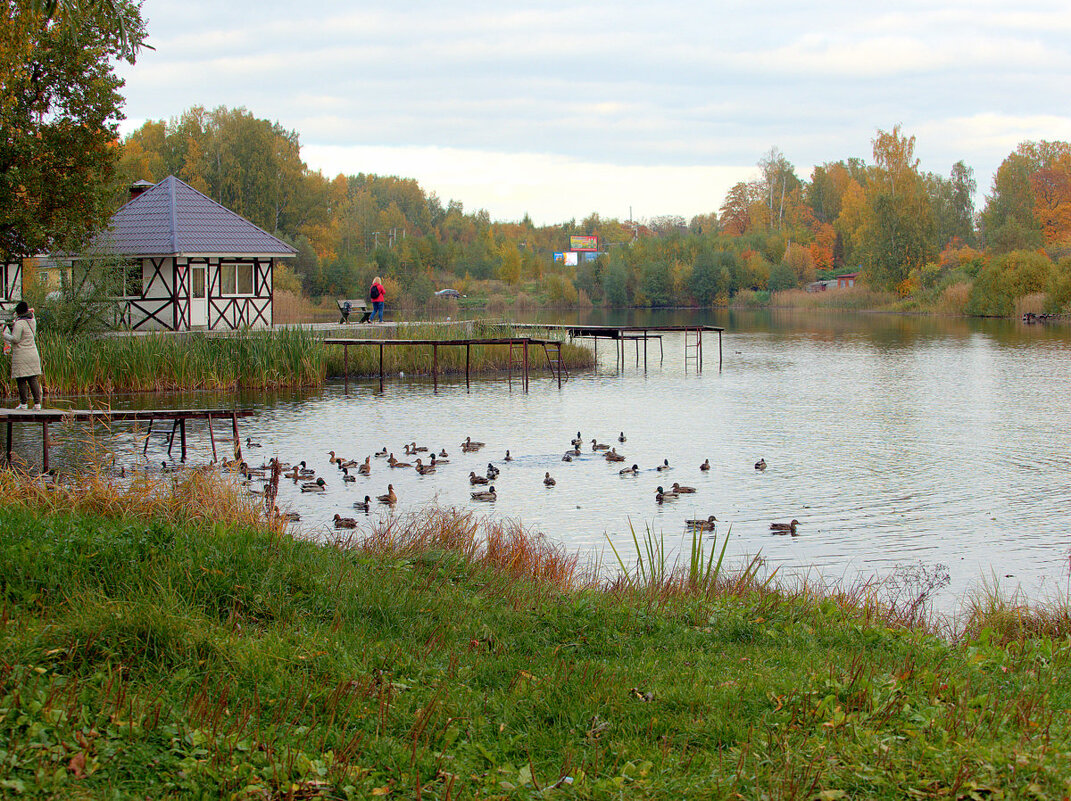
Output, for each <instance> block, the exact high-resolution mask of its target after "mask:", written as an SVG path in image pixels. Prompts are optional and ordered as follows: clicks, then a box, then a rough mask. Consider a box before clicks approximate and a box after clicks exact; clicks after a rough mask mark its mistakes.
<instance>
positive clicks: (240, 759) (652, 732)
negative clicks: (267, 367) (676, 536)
mask: <svg viewBox="0 0 1071 801" xmlns="http://www.w3.org/2000/svg"><path fill="white" fill-rule="evenodd" d="M173 481H174V483H172V484H155V483H154V482H153V481H152V480H150V479H144V480H141V481H139V482H138V483H137V484H136V485H135V487H134V488H133V489H131V490H129V491H125V492H124V491H117V490H115V489H114V488H110V487H109V485H108V484H107V482H106V481H89V482H87V484H86V485H85V486H84V487H82V488H77V489H61V490H53V489H48V488H45V487H44V486H43V485H40V484H38V483H36V482H34V481H31V480H25V479H20V478H19V477H18V476H14V475H13V474H10V473H6V474H0V498H2V499H3V502H2V505H0V577H2V581H0V588H2V592H3V611H2V614H0V743H2V745H0V788H3V790H4V794H5V795H8V796H15V795H17V794H25V795H26V796H28V797H80V798H104V797H109V798H110V797H133V796H137V797H152V798H169V797H180V796H181V797H203V798H220V797H227V798H241V799H264V798H272V799H275V798H280V799H281V798H296V799H301V798H306V799H307V798H369V797H394V798H427V799H432V798H435V799H447V798H451V799H456V798H473V797H480V798H533V797H560V798H574V797H575V798H622V797H627V798H668V797H674V798H676V797H703V798H706V797H713V798H718V797H745V798H757V797H767V798H783V799H793V798H801V799H802V798H808V799H811V798H827V799H836V798H903V797H948V798H972V797H977V798H998V797H1034V798H1061V797H1064V796H1065V795H1066V793H1067V783H1066V765H1067V763H1068V759H1069V754H1068V751H1069V750H1071V749H1069V747H1068V745H1067V743H1068V740H1069V735H1071V731H1069V728H1071V717H1069V715H1068V712H1069V708H1071V707H1069V704H1071V692H1069V691H1071V678H1069V673H1068V667H1069V666H1071V665H1069V661H1071V646H1069V644H1068V641H1067V638H1066V637H1067V628H1066V625H1063V626H1062V627H1057V628H1056V629H1053V630H1051V631H1049V632H1048V633H1047V634H1045V635H1044V636H1036V632H1035V634H1034V635H1031V636H1027V632H1026V630H1025V629H1023V628H1022V627H1015V626H1010V627H1009V626H1004V625H1000V624H999V620H1000V618H999V617H996V616H994V617H990V618H985V617H978V618H977V619H976V620H975V621H974V622H973V623H972V624H971V626H969V628H968V631H969V632H970V634H969V635H964V636H962V637H961V638H960V639H958V640H955V641H950V640H946V639H941V638H938V637H936V636H934V634H933V632H931V631H929V630H928V629H927V627H926V625H925V624H923V623H920V622H919V621H920V619H919V618H917V617H913V620H915V623H916V624H915V625H914V626H904V625H900V623H902V618H898V617H897V616H896V615H892V616H890V615H889V614H883V613H882V610H881V608H880V607H877V606H873V605H870V606H860V605H858V604H857V603H855V602H852V599H847V598H843V597H842V598H834V597H828V596H822V595H815V594H811V593H807V592H796V593H788V592H784V591H778V590H777V589H776V588H774V587H772V586H771V585H770V584H768V583H767V584H764V583H762V582H759V581H758V580H756V579H755V577H754V573H753V571H745V575H743V576H741V575H740V574H737V575H736V576H733V575H730V574H728V573H722V574H720V575H719V576H718V577H717V579H716V580H710V581H708V580H706V579H711V578H712V577H711V575H710V573H709V572H708V573H703V572H702V571H700V573H699V574H698V575H697V574H696V573H695V572H694V571H693V572H692V573H691V574H689V573H688V572H687V571H683V572H678V573H675V574H671V573H664V572H662V571H660V570H658V569H654V570H652V569H651V568H652V567H653V566H652V565H651V564H650V563H648V564H647V569H646V570H645V571H644V574H643V575H640V574H638V573H637V574H634V575H632V576H631V578H630V579H625V578H618V579H616V580H610V581H596V580H594V579H592V578H591V577H589V576H586V575H585V574H583V573H581V572H578V569H577V563H576V559H575V558H574V557H570V556H569V555H568V554H566V553H564V552H563V551H561V550H560V549H557V548H555V547H553V546H551V545H550V544H549V543H547V541H546V540H544V539H541V538H539V537H533V536H530V535H527V534H525V533H524V532H523V531H520V530H517V529H515V528H511V527H510V526H508V525H500V526H495V527H491V528H486V527H480V526H479V525H477V524H476V522H475V521H474V520H473V519H472V518H471V517H469V516H467V515H464V514H457V513H453V512H448V511H434V510H433V511H430V512H428V513H426V514H424V515H422V516H420V517H419V518H415V519H410V520H401V521H396V522H395V523H393V524H391V525H390V526H388V527H386V528H385V529H382V530H379V531H377V532H375V533H374V534H373V535H372V536H369V537H366V538H364V539H362V540H360V541H354V542H338V543H334V544H331V545H317V544H313V543H311V542H307V541H300V540H296V539H293V538H291V537H289V536H287V535H286V534H284V533H280V532H279V531H278V530H275V531H272V530H270V527H266V526H265V525H264V524H263V523H261V524H258V523H256V522H254V518H255V516H256V511H255V509H254V508H253V507H247V506H246V505H245V504H244V503H243V502H242V501H241V500H237V499H236V498H235V496H233V495H232V494H231V493H230V491H229V490H228V488H227V486H226V485H224V484H221V483H220V482H219V481H218V480H217V479H215V478H214V477H213V476H212V475H211V474H208V473H193V474H191V475H189V476H186V477H184V478H181V479H174V480H173ZM220 519H234V520H236V521H237V522H234V523H220V522H215V521H217V520H220ZM704 564H710V562H709V561H704ZM644 576H645V577H646V578H644ZM704 576H705V577H706V579H704ZM860 600H865V599H863V598H855V599H854V601H860ZM1005 611H1006V610H1005ZM1017 617H1018V618H1019V619H1020V620H1022V619H1028V618H1031V617H1035V618H1036V617H1037V615H1036V614H1035V613H1026V614H1021V615H1018V616H1017ZM1053 620H1055V621H1056V622H1059V620H1060V618H1058V617H1057V618H1054V619H1053ZM1065 620H1066V619H1065ZM1050 622H1051V621H1050ZM552 788H553V789H552Z"/></svg>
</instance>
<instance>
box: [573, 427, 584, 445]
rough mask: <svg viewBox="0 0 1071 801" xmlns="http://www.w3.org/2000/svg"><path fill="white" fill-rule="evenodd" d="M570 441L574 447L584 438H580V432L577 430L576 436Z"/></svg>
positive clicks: (582, 442) (580, 443)
mask: <svg viewBox="0 0 1071 801" xmlns="http://www.w3.org/2000/svg"><path fill="white" fill-rule="evenodd" d="M572 443H573V447H574V448H579V447H580V446H581V445H583V444H584V440H582V439H581V438H580V432H579V431H577V432H576V438H575V439H574V440H572Z"/></svg>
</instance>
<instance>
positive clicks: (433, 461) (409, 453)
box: [240, 431, 799, 537]
mask: <svg viewBox="0 0 1071 801" xmlns="http://www.w3.org/2000/svg"><path fill="white" fill-rule="evenodd" d="M617 441H618V442H619V443H624V442H626V441H627V438H626V437H625V432H623V431H622V432H621V433H620V434H619V435H618V437H617ZM247 445H251V446H252V447H259V444H258V443H253V442H252V440H249V441H247ZM485 446H486V443H484V442H477V441H475V440H473V439H472V437H466V438H465V441H464V442H462V443H461V444H460V449H461V452H462V453H465V454H472V453H477V452H479V451H480V449H482V448H484V447H485ZM584 446H585V441H584V439H583V438H582V437H581V434H580V432H579V431H578V432H577V433H576V437H575V438H574V439H573V440H572V441H571V442H570V447H569V449H568V450H566V451H565V453H564V454H563V455H562V457H561V460H562V461H563V462H571V461H573V459H575V458H577V457H579V456H581V454H582V453H583V450H582V448H584ZM590 447H591V453H595V454H601V455H602V457H603V459H605V460H606V461H607V462H608V463H615V462H624V461H626V459H625V457H624V455H622V454H620V453H618V451H617V446H610V445H606V444H604V443H600V442H599V441H598V439H597V438H596V439H592V440H591V441H590ZM327 455H328V457H329V463H330V464H331V465H332V466H333V467H334V468H336V469H337V471H338V473H339V476H340V479H341V481H342V482H343V483H354V482H356V481H357V478H358V476H364V477H370V476H371V475H372V471H373V461H372V460H373V459H382V460H384V464H385V465H386V468H387V469H388V470H399V469H413V470H415V472H417V473H419V474H420V475H429V474H431V473H435V472H436V471H437V470H438V469H439V468H440V467H441V466H443V465H448V464H450V459H449V454H448V453H447V452H446V449H445V448H444V449H442V450H440V451H439V452H438V453H436V452H435V451H434V450H431V449H429V448H428V447H426V446H421V445H418V444H417V443H416V442H415V441H414V442H411V443H409V444H406V445H405V446H404V448H403V455H404V456H406V457H411V458H412V459H413V461H412V462H409V461H403V460H402V459H398V458H397V457H396V456H395V455H394V453H393V452H391V451H388V450H387V448H386V447H385V446H384V447H383V448H382V449H381V450H379V451H377V452H376V453H374V454H372V455H370V456H366V457H365V458H364V461H358V460H354V459H346V458H345V457H341V456H338V455H337V454H336V453H335V452H334V451H328V452H327ZM425 459H427V462H425ZM513 460H514V457H513V456H512V455H511V453H510V451H509V450H507V451H506V453H505V456H504V458H503V461H504V462H511V461H513ZM273 464H277V465H278V468H279V470H280V474H281V476H282V477H285V478H287V479H289V480H292V481H293V482H294V483H295V484H296V485H298V487H299V489H300V490H301V492H304V493H314V494H315V493H323V492H326V491H327V481H326V480H325V479H324V477H323V476H318V475H317V474H316V471H315V470H314V469H313V468H310V467H309V466H308V465H307V463H306V462H304V461H301V462H298V463H297V464H294V465H290V464H286V463H280V462H276V460H273ZM273 464H265V465H261V466H260V467H258V468H250V467H249V466H248V465H247V464H246V463H245V462H242V463H241V465H240V471H241V472H242V474H243V476H244V477H245V481H246V483H247V484H250V485H251V484H253V483H254V482H256V481H267V480H268V479H269V477H270V474H271V471H272V470H273ZM766 467H767V465H766V459H765V458H762V459H759V461H757V462H756V463H755V469H756V470H758V471H764V470H766ZM655 469H656V470H657V471H659V472H666V471H669V470H672V469H673V468H672V466H671V465H670V463H669V460H668V459H663V460H662V464H659V465H656V467H655ZM699 470H700V471H703V472H706V471H709V470H710V460H709V459H706V460H705V461H704V462H703V463H702V464H700V465H699ZM639 472H640V468H639V465H637V464H633V465H631V466H629V467H622V468H621V469H619V470H618V474H619V475H621V476H629V475H638V474H639ZM500 473H501V470H500V469H499V468H497V467H495V465H494V463H493V462H488V463H487V470H486V471H481V474H477V473H476V471H475V470H470V471H469V475H468V481H469V486H470V492H469V495H470V498H471V500H472V501H473V502H476V503H486V502H494V501H495V500H497V499H498V491H497V490H496V489H495V485H494V481H495V479H496V478H498V476H499V474H500ZM667 483H668V482H667ZM543 484H544V486H546V487H548V488H549V487H554V486H556V484H557V481H556V480H555V479H554V477H553V476H551V474H550V471H546V472H545V473H544V477H543ZM250 491H251V492H255V493H257V494H263V493H264V490H263V489H251V490H250ZM695 491H696V488H695V487H690V486H685V485H682V484H680V483H679V482H676V481H674V482H673V483H672V485H670V487H669V489H666V488H665V487H664V486H662V485H659V486H658V488H657V489H656V490H655V493H654V500H655V502H656V503H658V504H664V503H667V502H671V501H674V500H676V499H678V498H679V497H680V496H681V495H688V494H691V493H694V492H695ZM397 503H398V494H397V492H396V491H395V489H394V484H393V483H388V484H387V491H386V492H385V493H384V494H382V495H377V496H376V498H375V500H374V501H373V499H372V497H371V496H369V495H365V496H364V500H360V501H357V502H355V503H354V504H353V507H354V509H356V510H358V511H361V512H365V513H366V514H367V513H368V512H370V511H371V510H372V509H373V508H375V505H376V504H381V505H384V506H387V507H389V508H394V506H395V505H396V504H397ZM284 517H286V518H287V519H289V520H300V516H299V515H297V514H296V513H293V512H290V513H286V514H284ZM717 523H718V518H717V517H715V516H714V515H708V516H707V517H705V518H693V519H687V520H685V521H684V524H685V526H686V527H687V528H689V529H694V530H699V531H712V530H714V528H715V527H716V524H717ZM357 524H358V523H357V519H356V518H352V517H343V516H342V515H339V514H336V515H335V516H334V526H335V528H339V529H346V528H356V527H357ZM798 526H799V521H798V520H795V519H793V520H792V521H791V522H788V523H780V522H778V523H771V524H770V532H771V533H773V534H788V535H791V536H793V537H795V536H796V535H797V531H796V529H797V527H798Z"/></svg>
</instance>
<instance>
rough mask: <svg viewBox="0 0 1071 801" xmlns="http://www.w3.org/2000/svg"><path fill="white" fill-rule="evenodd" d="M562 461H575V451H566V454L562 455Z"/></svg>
mask: <svg viewBox="0 0 1071 801" xmlns="http://www.w3.org/2000/svg"><path fill="white" fill-rule="evenodd" d="M562 461H563V462H571V461H573V453H572V451H566V452H565V454H564V455H563V456H562Z"/></svg>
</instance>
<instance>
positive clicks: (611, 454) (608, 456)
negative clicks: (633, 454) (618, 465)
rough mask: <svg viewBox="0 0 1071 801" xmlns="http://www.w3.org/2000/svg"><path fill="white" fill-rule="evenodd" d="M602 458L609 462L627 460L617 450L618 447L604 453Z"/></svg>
mask: <svg viewBox="0 0 1071 801" xmlns="http://www.w3.org/2000/svg"><path fill="white" fill-rule="evenodd" d="M602 458H603V459H605V460H606V461H608V462H623V461H625V457H624V456H622V455H621V454H620V453H618V452H617V448H611V449H610V450H608V451H607V452H606V453H605V454H603V457H602Z"/></svg>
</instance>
